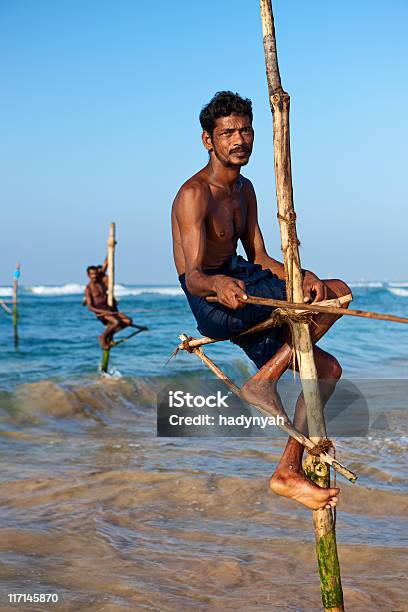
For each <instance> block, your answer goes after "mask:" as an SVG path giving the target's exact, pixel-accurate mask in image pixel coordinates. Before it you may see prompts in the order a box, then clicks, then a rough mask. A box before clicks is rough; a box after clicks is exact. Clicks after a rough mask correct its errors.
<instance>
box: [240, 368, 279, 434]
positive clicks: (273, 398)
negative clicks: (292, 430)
mask: <svg viewBox="0 0 408 612" xmlns="http://www.w3.org/2000/svg"><path fill="white" fill-rule="evenodd" d="M241 397H242V399H243V400H245V401H246V402H248V404H253V405H254V406H259V407H260V408H263V410H265V412H267V413H268V414H272V415H273V416H278V415H280V416H282V417H283V418H284V419H285V423H288V422H289V419H288V415H287V414H286V412H285V411H284V409H283V406H282V403H281V401H280V398H279V395H278V393H277V391H276V383H275V381H271V380H253V379H252V378H250V379H249V380H248V381H247V382H246V383H245V384H244V385H242V387H241Z"/></svg>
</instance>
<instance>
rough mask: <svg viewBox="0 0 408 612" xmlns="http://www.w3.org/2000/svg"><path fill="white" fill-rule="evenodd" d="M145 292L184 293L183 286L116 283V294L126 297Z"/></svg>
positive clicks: (162, 293)
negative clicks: (133, 285) (131, 285)
mask: <svg viewBox="0 0 408 612" xmlns="http://www.w3.org/2000/svg"><path fill="white" fill-rule="evenodd" d="M143 293H158V294H159V295H182V294H183V290H182V288H181V287H125V286H124V285H115V295H116V296H117V297H125V296H127V295H142V294H143Z"/></svg>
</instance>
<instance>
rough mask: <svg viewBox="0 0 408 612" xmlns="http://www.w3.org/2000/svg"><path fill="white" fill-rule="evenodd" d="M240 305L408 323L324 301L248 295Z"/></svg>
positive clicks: (390, 316)
mask: <svg viewBox="0 0 408 612" xmlns="http://www.w3.org/2000/svg"><path fill="white" fill-rule="evenodd" d="M237 299H238V300H239V301H240V302H242V304H258V305H259V306H270V307H271V308H283V309H285V308H286V309H288V310H297V311H298V312H299V311H300V310H302V311H303V312H316V313H317V312H326V313H328V314H334V315H346V316H349V317H362V318H364V319H375V320H377V321H391V322H392V323H406V324H407V323H408V319H407V318H406V317H397V316H396V315H390V314H386V313H383V312H370V311H366V310H356V309H354V310H353V309H352V308H350V309H347V308H337V306H330V305H326V303H325V302H324V301H322V302H316V303H315V304H305V303H296V302H285V301H284V300H275V299H273V298H263V297H256V296H253V295H248V297H247V298H237ZM207 302H217V298H216V297H215V296H209V297H208V298H207Z"/></svg>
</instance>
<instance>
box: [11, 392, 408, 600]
mask: <svg viewBox="0 0 408 612" xmlns="http://www.w3.org/2000/svg"><path fill="white" fill-rule="evenodd" d="M154 391H155V390H154V385H149V384H148V383H142V382H140V381H138V382H135V381H131V380H121V381H104V382H96V381H94V382H90V383H88V384H83V385H75V386H71V387H70V388H68V387H62V386H61V385H59V384H57V383H53V382H51V381H47V382H40V383H35V384H30V385H23V386H22V387H20V388H18V389H17V390H16V391H14V392H13V393H12V394H9V395H6V394H3V395H2V397H1V406H2V411H1V415H2V418H1V421H0V441H1V446H2V449H3V470H2V476H1V480H2V487H1V489H0V524H1V537H0V575H1V582H2V588H1V593H2V595H1V601H0V610H17V609H21V610H23V609H25V610H27V609H31V610H58V611H63V612H68V611H72V612H74V611H75V612H76V611H78V610H85V611H88V610H89V611H90V612H91V611H95V612H96V611H98V612H99V611H106V612H119V611H122V610H123V611H125V610H160V611H164V612H165V611H171V612H173V611H177V612H179V611H180V610H190V609H195V610H237V609H243V610H245V611H252V610H253V611H255V610H299V611H314V610H321V601H320V591H319V582H318V577H317V572H316V561H315V553H314V540H313V525H312V519H311V513H310V512H309V511H308V510H306V509H303V508H302V507H300V506H298V505H296V504H294V503H293V502H290V501H288V500H285V499H282V498H279V497H277V496H275V495H273V494H272V493H270V492H269V491H268V478H269V476H270V474H271V472H272V470H273V468H274V466H275V464H276V461H277V459H278V457H279V454H280V452H281V449H282V447H283V444H284V439H283V438H276V439H273V440H271V439H266V438H250V439H217V440H202V439H201V440H199V439H194V440H191V439H190V440H186V439H171V440H169V439H167V440H158V439H157V438H156V437H155V427H156V423H155V416H156V413H155V407H154V402H153V400H154V395H155V392H154ZM393 416H395V423H397V425H396V426H395V427H396V428H398V427H400V423H401V419H402V418H406V417H405V416H404V415H401V414H395V415H392V414H391V415H389V417H390V418H389V422H390V423H393ZM388 436H389V437H383V438H380V437H379V438H378V439H376V440H369V439H350V440H343V441H340V443H339V455H340V457H341V459H342V460H343V462H344V463H346V464H347V465H348V466H349V467H350V468H351V469H354V470H356V471H358V472H359V474H360V479H359V483H358V484H356V485H349V484H344V482H345V481H344V480H343V479H341V481H340V482H339V484H340V486H341V488H342V493H341V503H340V505H339V511H338V517H337V531H338V542H339V554H340V562H341V568H342V579H343V587H344V594H345V598H346V604H347V609H348V610H352V611H359V610H361V611H362V610H364V611H367V610H370V611H375V610H379V611H382V612H385V611H390V612H391V611H392V610H394V611H395V610H406V609H407V604H406V599H407V596H406V592H407V584H406V573H407V572H406V567H407V562H406V559H407V550H406V544H407V537H406V533H407V520H406V519H407V516H408V494H407V487H406V467H405V464H406V452H405V447H404V444H403V440H402V441H401V440H400V439H398V438H395V437H392V436H390V435H389V432H388ZM9 592H18V593H21V592H31V593H33V592H57V593H58V594H59V596H60V602H59V603H58V604H47V605H45V604H44V605H42V607H38V605H37V606H35V605H33V604H32V605H29V604H26V605H24V606H22V607H21V608H19V606H17V605H8V604H7V593H9Z"/></svg>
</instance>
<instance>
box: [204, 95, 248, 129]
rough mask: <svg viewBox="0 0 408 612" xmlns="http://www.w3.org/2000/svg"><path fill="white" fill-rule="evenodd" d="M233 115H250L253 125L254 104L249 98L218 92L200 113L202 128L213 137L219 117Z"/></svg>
mask: <svg viewBox="0 0 408 612" xmlns="http://www.w3.org/2000/svg"><path fill="white" fill-rule="evenodd" d="M232 113H237V115H248V117H249V119H250V120H251V123H252V119H253V117H252V102H251V100H249V99H248V98H241V96H240V95H239V94H237V93H233V92H232V91H218V92H217V93H216V94H215V96H213V98H212V99H211V100H210V101H209V103H208V104H206V105H205V106H203V108H202V110H201V113H200V123H201V127H202V128H203V130H204V131H205V132H208V133H209V134H211V135H212V133H213V130H214V127H215V122H216V120H217V119H218V118H219V117H228V116H229V115H232Z"/></svg>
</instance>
